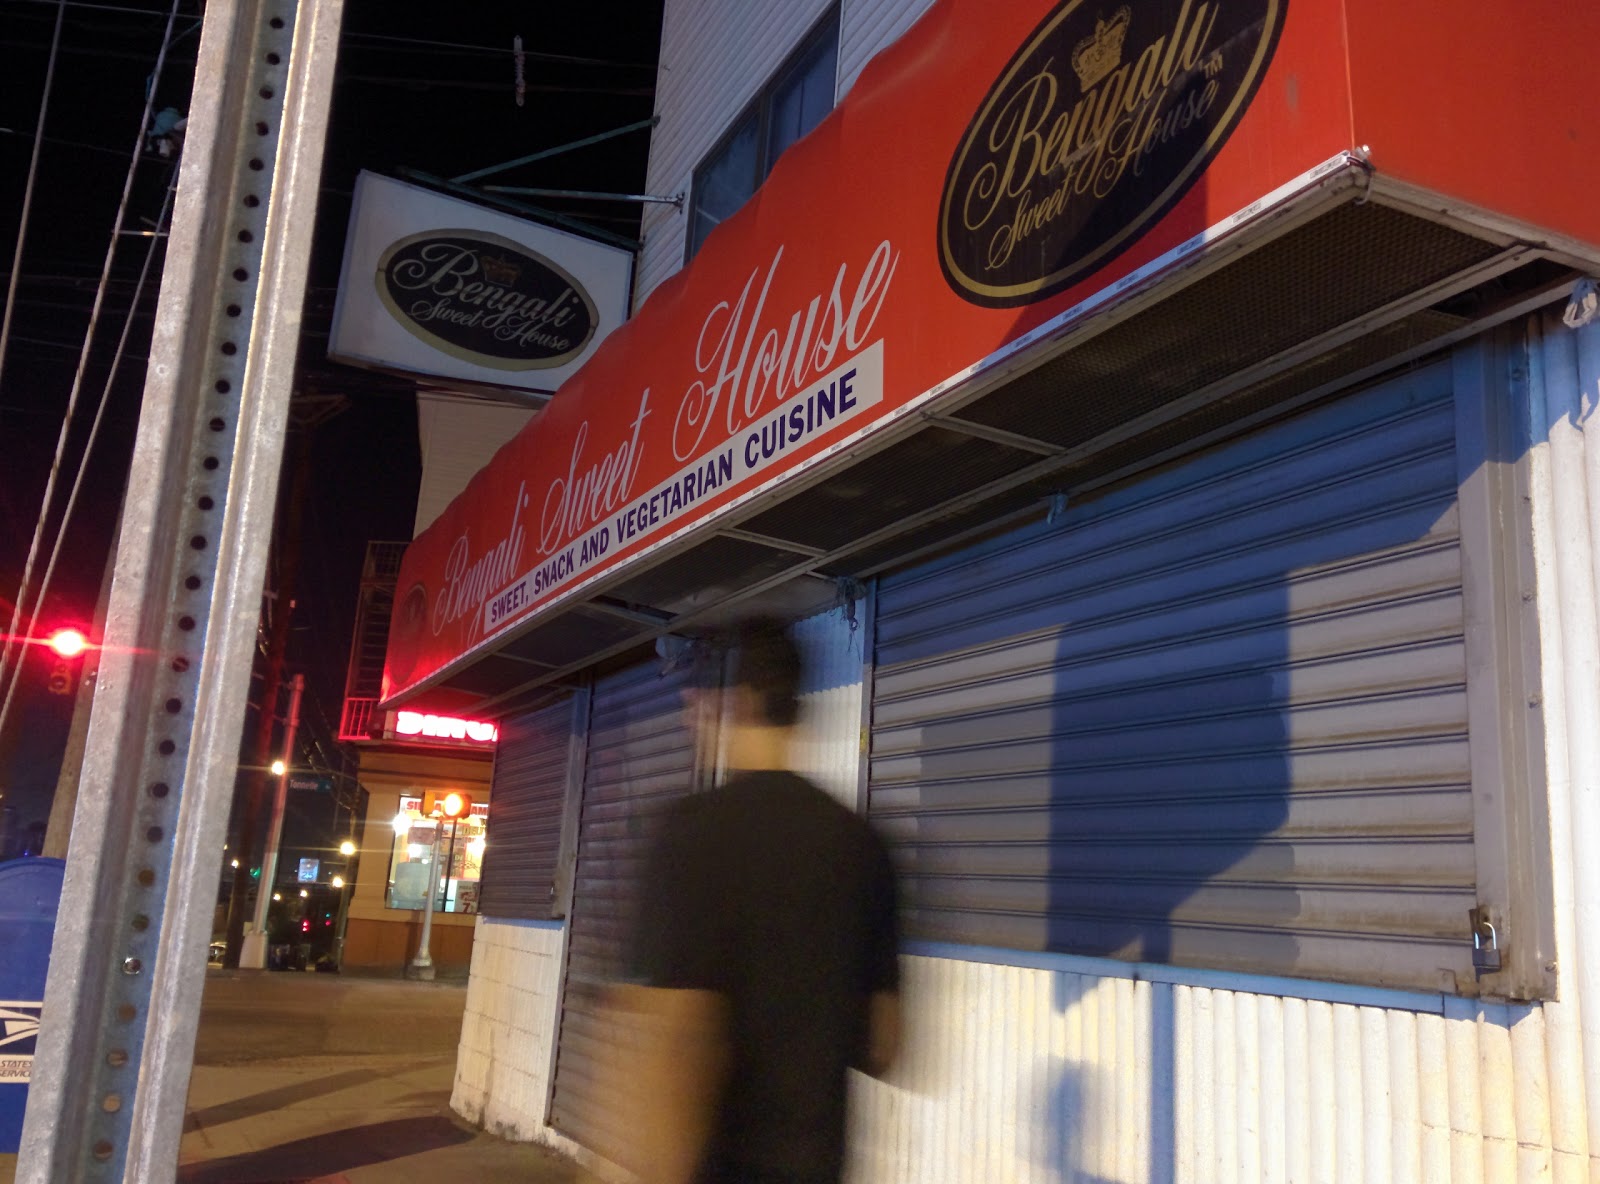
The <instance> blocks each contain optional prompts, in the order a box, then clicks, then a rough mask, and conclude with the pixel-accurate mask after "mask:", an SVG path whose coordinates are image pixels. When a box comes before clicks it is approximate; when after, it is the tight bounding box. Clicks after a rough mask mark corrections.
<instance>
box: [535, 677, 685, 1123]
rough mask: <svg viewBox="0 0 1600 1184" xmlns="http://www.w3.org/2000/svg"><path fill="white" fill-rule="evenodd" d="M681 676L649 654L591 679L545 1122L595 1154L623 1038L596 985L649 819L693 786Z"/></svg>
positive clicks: (622, 919)
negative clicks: (560, 994)
mask: <svg viewBox="0 0 1600 1184" xmlns="http://www.w3.org/2000/svg"><path fill="white" fill-rule="evenodd" d="M685 674H686V672H684V671H679V672H675V673H672V674H668V675H663V674H662V673H661V666H660V663H658V662H649V663H646V664H644V665H642V666H638V667H634V668H632V669H629V670H625V671H623V672H621V673H619V674H615V675H611V676H610V677H607V678H604V679H601V680H600V681H599V682H597V683H596V684H595V687H594V695H593V707H592V709H591V715H590V717H589V743H588V755H587V758H586V761H585V765H584V778H583V805H582V813H581V815H580V819H579V824H578V858H577V865H576V869H575V875H574V885H573V894H572V913H571V920H570V922H569V925H570V928H569V930H568V935H567V971H566V983H565V987H564V993H563V998H562V1009H561V1033H560V1044H559V1048H558V1050H557V1054H556V1069H555V1084H554V1092H553V1095H552V1098H551V1106H550V1124H551V1125H552V1126H554V1127H555V1128H556V1129H557V1130H559V1131H560V1132H561V1133H562V1134H565V1135H568V1136H570V1137H571V1138H573V1139H576V1140H577V1141H578V1142H580V1143H582V1144H584V1145H585V1146H587V1147H590V1148H592V1149H593V1150H596V1151H599V1152H600V1153H601V1154H606V1152H607V1151H608V1149H610V1148H611V1147H613V1146H614V1145H615V1136H614V1132H613V1130H612V1124H613V1123H614V1121H615V1120H616V1118H617V1117H618V1114H617V1109H618V1108H617V1105H616V1098H615V1097H614V1096H612V1095H611V1094H610V1093H609V1089H610V1086H609V1084H608V1079H607V1076H606V1072H607V1069H608V1067H609V1066H610V1065H611V1064H612V1063H614V1062H613V1060H612V1054H613V1053H614V1052H615V1051H616V1049H617V1047H618V1045H619V1042H620V1041H623V1040H625V1039H626V1036H625V1034H623V1033H621V1032H620V1030H618V1029H617V1028H616V1027H615V1024H614V1022H613V1021H612V1020H611V1019H609V1018H608V1017H607V1016H606V1015H605V1012H604V1007H603V1004H604V996H605V989H606V987H607V986H609V985H610V984H612V983H613V982H615V981H616V980H617V979H618V978H619V977H621V976H622V974H623V972H624V969H625V967H624V957H625V952H626V951H625V947H626V942H627V939H628V932H629V925H630V924H631V921H632V918H633V915H634V908H635V901H636V900H637V899H638V891H639V873H640V866H639V865H640V861H641V858H642V856H643V855H644V844H645V840H646V838H647V837H648V834H649V830H650V824H651V819H652V817H653V815H654V813H655V812H656V811H658V810H659V809H660V808H661V807H662V806H663V805H665V804H666V803H667V802H670V801H671V800H672V799H674V798H676V797H680V796H682V795H683V794H686V793H688V792H689V791H690V790H691V789H692V788H693V786H694V777H695V745H694V737H693V736H692V734H691V733H690V732H689V730H688V728H687V727H686V726H685V724H684V719H683V703H682V690H683V687H684V683H685Z"/></svg>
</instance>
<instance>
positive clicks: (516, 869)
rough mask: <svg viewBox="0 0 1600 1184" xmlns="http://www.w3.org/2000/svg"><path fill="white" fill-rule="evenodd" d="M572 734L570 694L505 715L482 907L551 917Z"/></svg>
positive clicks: (493, 912)
mask: <svg viewBox="0 0 1600 1184" xmlns="http://www.w3.org/2000/svg"><path fill="white" fill-rule="evenodd" d="M571 742H572V700H571V699H562V700H561V701H560V702H558V703H555V704H552V705H551V706H549V707H544V708H541V709H540V710H538V711H534V712H530V713H528V714H527V715H521V716H516V717H514V718H511V719H507V720H503V721H502V722H501V724H500V741H499V743H498V744H497V745H496V747H495V756H494V779H493V781H492V783H491V789H490V794H489V834H488V843H487V845H486V846H485V848H484V853H483V885H482V887H481V889H480V890H479V896H478V911H479V912H481V913H484V914H487V915H488V916H491V917H509V918H522V919H524V920H533V921H543V920H548V919H549V918H550V916H551V905H552V904H553V903H554V900H555V891H556V860H557V856H558V855H559V853H560V848H561V819H562V814H563V811H564V810H565V806H566V797H567V777H568V765H569V762H570V760H571Z"/></svg>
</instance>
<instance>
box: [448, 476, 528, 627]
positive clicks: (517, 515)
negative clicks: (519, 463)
mask: <svg viewBox="0 0 1600 1184" xmlns="http://www.w3.org/2000/svg"><path fill="white" fill-rule="evenodd" d="M526 489H527V486H526V484H522V485H518V486H517V495H516V497H514V498H513V499H512V502H511V507H512V508H511V527H510V529H509V530H507V531H506V533H505V534H504V535H503V536H502V537H501V538H500V539H499V540H498V541H497V542H496V543H495V544H494V545H493V546H491V547H490V548H489V549H488V550H486V551H484V552H483V553H482V554H481V555H477V556H474V555H473V552H472V543H471V539H470V538H469V537H468V534H467V532H462V534H461V535H460V536H458V537H457V539H456V541H455V543H454V544H453V545H452V546H451V548H450V555H449V557H448V558H447V559H446V560H445V565H444V583H443V585H442V586H441V587H440V589H439V594H438V596H436V597H435V598H434V601H433V614H432V620H431V624H432V626H433V632H434V635H435V636H437V635H438V634H439V633H440V632H442V631H443V630H444V628H445V626H446V625H449V624H452V623H453V622H455V621H458V620H460V619H461V618H462V617H466V616H470V617H471V618H472V624H471V627H470V634H471V636H476V634H477V629H478V621H479V619H480V618H479V614H478V609H479V608H480V607H481V606H482V605H483V602H484V601H485V600H487V599H488V598H489V597H490V596H492V595H493V594H494V593H495V592H496V591H498V590H499V589H500V588H502V587H504V586H505V585H506V584H507V583H508V582H509V581H510V580H511V579H513V578H514V577H515V576H516V574H517V571H518V570H519V568H518V565H519V563H520V562H521V559H522V542H523V530H522V511H523V509H524V508H525V507H526V506H527V505H528V496H527V494H526V492H525V490H526ZM471 636H469V638H468V640H471Z"/></svg>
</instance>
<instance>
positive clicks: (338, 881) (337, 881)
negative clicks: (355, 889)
mask: <svg viewBox="0 0 1600 1184" xmlns="http://www.w3.org/2000/svg"><path fill="white" fill-rule="evenodd" d="M328 883H329V884H331V885H332V886H333V887H335V888H343V887H344V877H343V876H335V877H333V879H331V880H329V881H328Z"/></svg>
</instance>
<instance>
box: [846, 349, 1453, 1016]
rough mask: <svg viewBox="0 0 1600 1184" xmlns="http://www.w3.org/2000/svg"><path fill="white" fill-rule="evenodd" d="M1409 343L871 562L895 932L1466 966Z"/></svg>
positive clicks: (1383, 971) (1371, 971) (1419, 977)
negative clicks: (1046, 501)
mask: <svg viewBox="0 0 1600 1184" xmlns="http://www.w3.org/2000/svg"><path fill="white" fill-rule="evenodd" d="M1454 433H1455V413H1454V406H1453V400H1452V398H1451V391H1450V371H1449V368H1448V366H1446V365H1443V364H1440V365H1436V366H1433V367H1431V368H1429V369H1426V370H1423V371H1419V372H1417V373H1415V374H1413V375H1409V376H1407V377H1406V378H1405V379H1403V380H1397V381H1396V382H1394V383H1392V384H1390V385H1388V386H1385V387H1383V388H1380V389H1376V390H1371V391H1367V392H1365V393H1363V394H1360V395H1358V396H1355V397H1352V398H1350V399H1347V400H1343V401H1341V402H1339V403H1336V404H1333V405H1331V406H1327V407H1324V408H1321V409H1319V410H1317V411H1315V412H1313V413H1311V414H1308V415H1304V416H1301V417H1298V418H1296V419H1294V420H1291V421H1289V422H1287V423H1283V424H1280V425H1277V426H1275V427H1273V428H1271V429H1269V430H1266V431H1263V432H1260V433H1257V434H1255V435H1253V436H1250V437H1247V438H1245V439H1242V440H1239V441H1236V442H1234V443H1232V444H1230V445H1228V446H1226V447H1224V448H1222V449H1219V450H1216V451H1214V452H1212V453H1209V454H1206V455H1204V456H1202V457H1199V458H1197V459H1195V460H1192V461H1190V462H1188V463H1186V464H1183V465H1181V466H1177V467H1174V468H1172V469H1170V470H1168V471H1166V472H1164V473H1162V474H1159V475H1156V476H1153V477H1150V478H1147V479H1145V480H1143V481H1140V482H1138V483H1136V484H1135V485H1133V486H1131V487H1129V488H1126V489H1123V490H1121V491H1118V492H1115V493H1113V494H1111V495H1110V496H1107V497H1105V498H1103V499H1102V500H1100V501H1097V502H1093V503H1089V504H1085V505H1083V506H1081V507H1078V508H1076V509H1074V510H1069V511H1068V512H1067V514H1066V515H1065V516H1064V518H1063V519H1062V521H1060V522H1059V523H1058V524H1056V525H1054V526H1051V525H1046V524H1041V525H1039V526H1036V527H1030V528H1027V529H1025V530H1022V531H1018V532H1015V533H1013V534H1010V535H1008V536H1006V537H1003V538H1001V539H998V540H995V541H992V542H989V543H986V544H983V545H981V546H979V547H977V548H973V549H970V550H968V551H965V552H963V553H961V554H958V555H955V556H951V557H947V558H944V559H941V560H939V561H936V562H934V563H931V564H928V565H925V566H923V567H921V568H918V569H915V570H913V571H910V572H907V573H904V574H901V575H897V576H894V577H891V578H886V579H885V580H883V582H882V585H881V589H880V594H879V604H878V613H879V616H878V635H877V658H876V664H875V670H874V698H873V733H872V758H871V788H870V808H871V813H872V815H873V817H874V819H875V820H876V821H877V822H878V823H879V824H880V825H881V826H882V827H883V828H884V831H885V833H887V834H888V835H889V836H891V838H892V840H893V841H894V842H895V844H896V848H897V854H898V855H899V857H900V859H901V862H902V865H903V867H904V869H905V873H906V876H907V885H908V900H909V902H910V911H909V921H910V925H911V928H912V930H913V932H916V933H919V934H922V935H925V936H929V937H933V938H937V939H941V940H950V941H968V942H979V943H983V944H994V945H1010V946H1016V947H1020V948H1025V949H1057V950H1063V949H1064V950H1075V951H1079V952H1083V953H1092V954H1107V955H1113V956H1117V957H1137V958H1143V959H1147V960H1151V961H1159V962H1173V963H1176V964H1180V965H1202V966H1221V967H1227V968H1230V969H1237V970H1251V971H1258V972H1264V973H1293V974H1299V975H1306V976H1311V977H1328V978H1336V979H1338V978H1352V977H1353V978H1354V979H1356V980H1357V981H1367V982H1374V983H1380V984H1385V985H1403V986H1412V987H1422V988H1437V986H1438V985H1439V982H1440V978H1439V974H1440V972H1441V970H1450V971H1453V972H1455V973H1456V974H1458V975H1459V976H1460V977H1461V980H1462V982H1463V983H1468V982H1471V981H1472V974H1471V961H1470V949H1469V947H1468V944H1467V942H1466V940H1465V935H1466V932H1467V930H1466V921H1465V918H1466V915H1467V911H1468V910H1469V909H1470V908H1472V907H1473V904H1474V901H1475V864H1474V852H1473V846H1472V802H1471V791H1470V775H1469V769H1468V764H1467V747H1466V705H1465V677H1466V670H1465V659H1464V655H1463V649H1462V607H1461V587H1460V585H1461V559H1460V551H1459V538H1458V533H1457V532H1458V527H1457V513H1456V507H1455V487H1456V473H1455V458H1454V441H1455V436H1454Z"/></svg>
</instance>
